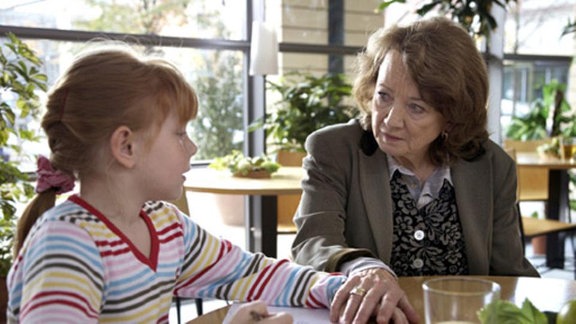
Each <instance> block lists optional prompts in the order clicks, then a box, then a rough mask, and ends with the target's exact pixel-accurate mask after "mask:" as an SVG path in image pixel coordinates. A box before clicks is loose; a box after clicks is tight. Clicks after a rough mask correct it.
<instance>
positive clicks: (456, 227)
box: [390, 171, 468, 276]
mask: <svg viewBox="0 0 576 324" xmlns="http://www.w3.org/2000/svg"><path fill="white" fill-rule="evenodd" d="M401 177H402V174H401V173H400V172H399V171H396V172H394V174H393V176H392V179H391V180H390V185H391V190H392V201H393V202H394V236H393V241H392V257H391V260H390V267H391V268H392V270H393V271H394V272H395V273H396V275H398V276H426V275H465V274H468V261H467V258H466V251H465V244H464V237H463V234H462V226H461V224H460V220H459V217H458V208H457V206H456V196H455V193H454V187H453V186H452V185H451V184H450V182H449V181H447V180H444V182H443V184H442V187H441V189H440V192H439V193H438V197H437V198H435V199H433V200H432V201H431V202H429V203H428V204H426V205H425V206H423V207H421V208H420V209H418V208H417V207H416V201H415V200H414V198H413V197H412V195H411V194H410V191H409V190H408V188H407V186H406V185H405V184H403V183H402V182H401V181H400V178H401Z"/></svg>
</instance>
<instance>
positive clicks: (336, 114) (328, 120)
mask: <svg viewBox="0 0 576 324" xmlns="http://www.w3.org/2000/svg"><path fill="white" fill-rule="evenodd" d="M267 84H268V87H269V88H270V89H271V90H273V91H275V92H276V93H277V94H278V95H279V99H278V100H277V101H276V102H275V104H274V109H273V110H272V111H271V112H269V113H266V115H265V116H264V117H263V118H261V119H258V120H256V121H255V122H254V123H252V124H251V125H250V127H249V128H248V130H249V131H254V130H256V129H259V128H263V129H264V130H265V132H266V137H267V139H268V141H269V144H270V145H271V146H272V151H278V150H285V151H290V152H304V142H305V141H306V137H308V135H310V133H312V132H313V131H315V130H317V129H319V128H322V127H324V126H327V125H332V124H336V123H343V122H347V121H348V120H350V118H352V117H354V116H355V115H356V110H355V108H354V106H352V105H351V104H350V103H349V100H348V99H349V97H350V95H351V91H352V86H351V85H350V84H349V83H348V81H347V80H346V77H345V76H344V75H343V74H325V75H322V76H319V77H317V76H314V75H312V74H308V73H298V72H296V73H291V74H287V75H286V76H284V77H281V78H280V81H279V82H277V83H276V82H271V81H267Z"/></svg>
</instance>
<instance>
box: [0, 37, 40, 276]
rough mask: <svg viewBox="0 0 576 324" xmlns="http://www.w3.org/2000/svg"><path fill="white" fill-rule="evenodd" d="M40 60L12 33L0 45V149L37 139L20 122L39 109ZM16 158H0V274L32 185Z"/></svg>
mask: <svg viewBox="0 0 576 324" xmlns="http://www.w3.org/2000/svg"><path fill="white" fill-rule="evenodd" d="M41 66H42V62H41V60H40V59H39V58H38V57H37V56H36V54H35V53H34V51H32V49H30V48H29V47H28V46H27V45H26V44H25V43H23V42H22V41H21V40H20V39H18V38H17V37H16V36H15V35H14V34H11V33H8V34H7V35H6V42H4V44H2V47H0V116H1V118H0V150H2V152H5V151H6V150H9V151H10V152H14V153H15V154H16V155H21V154H22V152H21V145H20V144H21V143H22V142H23V141H37V136H36V135H35V133H34V131H32V130H30V129H27V128H26V125H22V123H19V121H22V120H25V119H26V118H29V117H35V116H36V115H37V114H38V112H39V108H40V100H39V97H38V91H46V87H47V86H46V80H47V78H46V75H44V74H43V73H41V72H40V67H41ZM19 164H20V162H19V160H17V159H10V158H8V157H5V158H3V159H0V212H1V213H2V214H1V217H0V277H3V276H6V274H7V272H8V269H9V268H10V265H11V264H12V242H13V239H14V232H15V224H16V215H15V213H16V204H17V203H18V202H21V201H24V200H26V199H29V198H30V197H32V195H33V194H34V188H33V187H32V185H31V184H30V182H29V180H30V179H29V176H28V175H27V174H25V173H23V172H22V171H20V170H19V169H18V166H19Z"/></svg>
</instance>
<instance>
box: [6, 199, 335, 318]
mask: <svg viewBox="0 0 576 324" xmlns="http://www.w3.org/2000/svg"><path fill="white" fill-rule="evenodd" d="M141 217H142V218H143V219H144V221H145V222H146V224H147V226H148V229H149V231H150V236H151V249H150V255H149V256H145V255H143V254H142V253H140V252H139V251H138V250H137V249H136V248H135V247H134V246H133V245H132V244H131V242H130V241H129V240H128V239H127V238H126V237H125V236H124V235H123V234H122V233H121V232H120V231H119V230H118V229H117V228H116V227H115V226H114V225H113V224H112V223H110V222H109V221H108V220H107V219H106V218H105V217H104V216H103V215H102V214H101V213H100V212H99V211H98V210H96V209H94V208H93V207H91V206H90V205H88V204H87V203H86V202H85V201H83V200H82V199H81V198H79V197H78V196H72V197H71V198H70V199H69V200H68V201H66V202H64V203H62V204H60V205H58V206H56V207H54V208H52V209H51V210H49V211H47V212H46V213H45V214H44V215H42V217H41V218H40V219H39V220H38V221H37V222H36V224H35V226H34V227H33V229H32V230H31V232H30V234H29V235H28V238H27V239H26V242H25V244H24V247H23V249H22V251H21V252H20V254H19V256H18V258H17V259H16V260H15V262H14V265H13V266H12V269H11V271H10V273H9V275H8V290H9V302H8V319H9V322H18V321H21V322H27V323H36V322H45V323H50V322H58V323H65V322H74V323H91V322H92V323H94V322H124V323H126V322H133V323H134V322H139V323H151V322H161V323H166V322H168V312H169V309H170V304H171V301H172V297H173V295H174V294H177V295H180V296H186V297H213V298H220V299H228V300H238V301H250V300H257V299H259V300H264V301H266V302H267V303H269V304H270V305H278V306H304V307H327V306H328V305H329V302H330V301H331V299H332V297H333V296H334V294H335V292H336V290H337V289H338V288H339V286H340V284H341V283H342V282H343V279H344V277H343V276H341V275H338V274H327V273H322V272H316V271H314V270H313V269H312V268H310V267H304V266H299V265H296V264H294V263H291V262H289V261H288V260H275V259H271V258H267V257H265V256H264V255H262V254H260V253H255V254H253V253H249V252H246V251H244V250H243V249H241V248H239V247H237V246H235V245H233V244H231V243H230V242H228V241H226V240H221V239H218V238H216V237H214V236H212V235H210V234H209V233H207V232H206V231H204V230H203V229H202V228H200V227H199V226H198V225H197V224H195V223H194V222H193V221H192V220H191V219H190V218H189V217H187V216H186V215H184V214H182V213H181V212H180V211H179V210H178V209H177V208H176V207H175V206H173V205H171V204H168V203H165V202H161V201H153V202H148V203H146V204H145V205H144V207H143V209H142V212H141Z"/></svg>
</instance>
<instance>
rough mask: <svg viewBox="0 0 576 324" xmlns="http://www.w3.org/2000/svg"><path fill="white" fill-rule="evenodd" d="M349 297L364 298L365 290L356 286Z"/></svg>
mask: <svg viewBox="0 0 576 324" xmlns="http://www.w3.org/2000/svg"><path fill="white" fill-rule="evenodd" d="M350 295H358V296H360V297H364V295H366V289H364V288H362V287H360V286H356V287H354V288H353V289H352V290H351V291H350Z"/></svg>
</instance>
